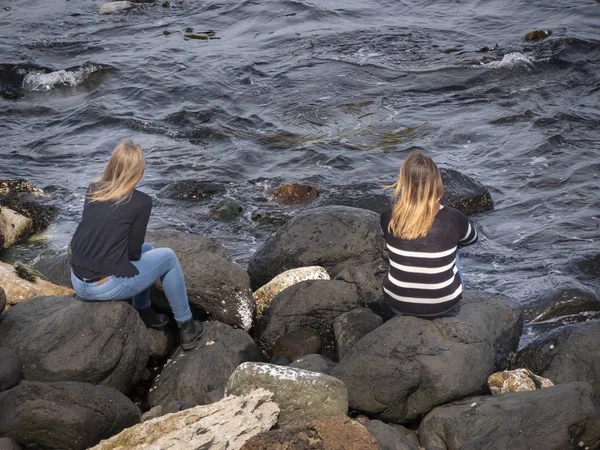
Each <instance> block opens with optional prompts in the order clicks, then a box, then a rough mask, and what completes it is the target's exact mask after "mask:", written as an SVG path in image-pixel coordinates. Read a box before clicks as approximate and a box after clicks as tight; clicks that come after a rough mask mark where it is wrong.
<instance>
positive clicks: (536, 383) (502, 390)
mask: <svg viewBox="0 0 600 450" xmlns="http://www.w3.org/2000/svg"><path fill="white" fill-rule="evenodd" d="M488 386H489V387H490V391H492V394H493V395H500V394H506V393H507V392H525V391H535V390H536V389H542V388H547V387H550V386H554V383H552V381H550V380H549V379H548V378H544V377H539V376H537V375H536V374H534V373H533V372H532V371H531V370H528V369H516V370H505V371H503V372H496V373H493V374H491V375H490V377H489V378H488Z"/></svg>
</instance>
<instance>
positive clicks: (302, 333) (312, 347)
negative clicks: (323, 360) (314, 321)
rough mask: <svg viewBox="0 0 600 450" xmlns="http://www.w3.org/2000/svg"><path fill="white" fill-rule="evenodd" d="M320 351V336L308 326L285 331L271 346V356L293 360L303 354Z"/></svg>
mask: <svg viewBox="0 0 600 450" xmlns="http://www.w3.org/2000/svg"><path fill="white" fill-rule="evenodd" d="M320 351H321V338H320V337H319V333H317V332H316V331H315V330H311V329H310V328H301V329H299V330H295V331H292V332H290V333H286V334H284V335H283V336H280V337H279V338H278V339H277V341H276V342H275V345H274V346H273V357H275V358H276V357H278V356H286V357H288V358H289V359H290V360H291V361H295V360H297V359H298V358H301V357H303V356H304V355H310V354H311V353H319V352H320Z"/></svg>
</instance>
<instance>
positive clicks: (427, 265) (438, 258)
mask: <svg viewBox="0 0 600 450" xmlns="http://www.w3.org/2000/svg"><path fill="white" fill-rule="evenodd" d="M391 215H392V211H391V210H388V211H385V212H384V213H383V214H381V230H382V232H383V236H384V237H385V241H386V243H387V249H388V256H389V260H390V268H389V271H388V274H387V276H386V278H385V280H384V281H383V291H384V296H385V299H386V301H387V302H388V304H389V305H390V306H391V307H392V308H393V309H394V310H395V311H396V312H401V313H405V314H414V315H434V314H440V313H442V312H444V311H447V310H448V309H450V308H452V307H453V306H454V305H455V304H456V303H457V302H458V301H459V300H460V299H461V298H462V289H463V288H462V280H461V278H460V274H459V273H458V269H457V267H456V252H457V249H458V248H459V247H464V246H466V245H471V244H474V243H475V242H477V230H475V227H474V226H473V225H472V224H471V222H470V221H469V219H467V217H466V216H465V215H464V214H463V213H461V212H460V211H459V210H457V209H454V208H450V207H447V206H443V207H442V208H441V209H440V210H439V211H438V213H437V215H436V217H435V220H434V221H433V225H432V227H431V229H430V230H429V232H428V233H427V236H425V237H420V238H417V239H414V240H406V239H400V238H397V237H395V236H393V235H392V234H391V233H390V232H389V231H388V225H389V223H390V219H391Z"/></svg>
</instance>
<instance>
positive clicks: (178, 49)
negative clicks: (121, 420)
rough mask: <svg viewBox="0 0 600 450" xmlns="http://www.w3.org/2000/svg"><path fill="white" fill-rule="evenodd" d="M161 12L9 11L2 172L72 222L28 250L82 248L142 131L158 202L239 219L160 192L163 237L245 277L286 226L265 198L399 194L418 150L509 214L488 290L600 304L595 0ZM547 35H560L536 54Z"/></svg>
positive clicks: (481, 275) (38, 7)
mask: <svg viewBox="0 0 600 450" xmlns="http://www.w3.org/2000/svg"><path fill="white" fill-rule="evenodd" d="M161 3H162V2H160V1H158V2H157V3H156V4H143V5H137V6H136V7H135V8H133V9H132V10H129V11H127V12H124V13H121V14H117V15H111V16H100V15H99V14H98V10H99V8H100V6H101V5H102V2H100V1H91V0H78V1H71V2H68V1H67V2H65V1H64V0H60V1H59V0H27V1H26V0H3V1H2V4H1V5H0V91H1V92H2V96H1V97H0V139H1V141H0V142H1V145H0V178H9V177H23V178H26V179H28V180H29V181H31V182H32V183H34V184H36V185H39V186H42V187H44V186H49V185H50V186H58V187H59V188H58V189H57V190H56V191H55V193H54V196H55V198H56V199H57V201H58V202H59V204H60V206H61V209H62V210H61V215H60V217H59V219H58V221H57V222H56V223H55V224H54V225H53V226H52V227H51V229H50V230H49V231H48V232H47V233H46V236H47V241H46V244H45V245H47V248H43V246H42V245H40V246H36V247H31V246H30V247H28V248H25V249H24V248H23V247H21V248H17V249H16V252H17V254H21V256H22V254H27V252H28V251H29V252H30V254H37V253H40V252H42V253H44V252H46V253H47V252H49V251H54V250H57V249H60V248H64V247H65V246H66V244H67V242H68V239H69V237H70V234H71V233H72V232H73V231H74V227H75V223H76V220H77V218H78V216H79V214H80V211H81V207H82V194H83V191H84V189H85V186H86V184H87V182H88V181H89V180H90V179H92V178H94V177H95V176H97V175H98V174H99V172H100V171H101V169H102V167H103V164H104V163H105V161H106V160H107V157H108V155H109V154H110V152H111V150H112V148H114V146H115V144H116V143H118V142H119V141H120V140H122V139H124V138H132V139H134V140H135V141H137V142H139V143H140V144H141V145H142V146H143V147H144V149H145V150H146V152H147V169H146V175H145V178H144V180H143V182H142V189H143V190H145V191H146V192H149V193H151V194H156V193H157V192H158V190H159V189H161V188H162V187H164V186H165V185H166V184H167V183H169V182H172V181H178V180H184V179H197V180H212V181H218V182H223V183H226V184H227V193H226V194H225V195H226V196H228V197H232V198H235V199H236V200H237V201H238V202H239V203H240V204H241V205H242V206H243V207H244V215H243V217H242V218H240V219H238V220H236V221H234V222H230V223H222V222H218V221H217V220H216V219H215V217H214V214H213V212H212V209H213V208H214V206H215V204H216V202H217V201H218V200H219V199H220V197H219V198H213V199H212V200H205V201H200V202H179V201H166V200H161V199H158V198H157V199H156V200H155V208H154V215H153V218H152V220H151V227H152V228H165V227H175V228H177V229H180V230H186V231H190V232H193V233H201V234H205V235H209V236H213V237H215V238H217V239H219V240H220V241H221V242H223V243H224V244H225V245H226V246H227V247H228V248H229V249H230V250H231V251H232V252H233V254H234V255H235V258H236V259H237V260H238V261H240V262H242V263H244V262H246V261H247V259H248V258H249V256H250V255H251V254H252V253H253V251H254V250H255V249H256V248H257V247H258V246H259V245H260V243H261V242H262V241H263V240H264V239H265V238H266V236H267V235H268V233H269V231H270V230H269V229H265V228H261V227H258V226H257V225H256V224H255V223H253V222H252V221H251V220H250V215H251V213H252V212H253V211H254V210H256V209H257V208H271V209H272V210H277V209H278V208H279V207H275V206H273V205H270V204H269V203H268V202H267V199H266V194H265V192H266V190H268V188H269V187H271V186H277V185H278V184H279V183H281V182H307V183H310V184H312V185H315V186H317V187H318V188H319V189H320V190H321V192H322V193H324V194H327V193H330V192H332V191H335V192H338V193H339V192H345V191H352V190H355V189H359V188H358V187H357V186H358V185H359V184H362V183H365V182H374V183H389V182H391V181H392V180H393V179H394V178H395V175H396V173H397V170H398V167H399V165H400V163H401V161H402V159H403V158H404V156H405V155H406V153H407V151H408V149H409V148H411V147H412V146H420V147H422V148H424V149H426V150H427V151H428V152H429V153H430V154H431V155H432V156H433V157H434V159H435V160H436V161H437V162H438V163H439V164H440V165H441V166H445V167H451V168H455V169H458V170H460V171H462V172H464V173H466V174H468V175H470V176H472V177H474V178H475V179H477V180H479V181H481V182H483V183H484V184H486V185H487V186H489V188H490V189H491V192H492V195H493V198H494V200H495V204H496V209H495V211H493V212H488V213H485V214H481V215H479V216H476V217H475V220H476V222H477V223H478V225H479V227H480V229H481V232H482V235H483V236H484V238H483V239H482V242H481V243H480V244H479V245H477V246H475V247H472V248H469V249H468V250H467V251H466V252H465V254H464V255H463V256H462V259H463V263H462V265H463V270H464V271H465V275H466V277H467V278H468V284H469V287H470V288H481V289H488V290H496V291H500V292H504V293H506V294H508V295H511V296H513V297H515V298H517V299H518V300H520V301H528V300H533V299H537V298H539V297H540V296H542V295H546V293H548V292H549V291H553V290H556V289H558V288H560V287H582V288H585V289H588V290H590V289H591V290H596V292H598V290H599V289H600V286H599V284H598V280H593V279H589V278H588V279H586V277H585V275H584V274H582V272H581V271H580V270H579V269H578V268H577V266H576V262H577V261H579V260H580V259H582V258H585V257H587V256H589V255H593V254H597V253H598V252H599V251H600V245H599V244H598V240H599V235H600V228H599V226H600V208H599V206H600V179H599V174H600V144H599V143H598V138H599V137H600V132H599V131H598V130H599V129H600V113H599V106H600V3H599V2H597V1H595V0H569V1H567V0H559V1H556V2H548V1H541V0H534V1H524V0H503V1H497V2H491V1H475V0H466V1H460V2H459V1H433V0H414V1H410V0H393V1H392V0H387V1H369V0H361V1H356V0H348V1H343V2H342V1H330V0H329V1H328V0H325V1H319V2H310V1H292V0H277V1H274V0H264V1H195V0H183V1H179V0H173V1H170V5H169V7H166V8H165V7H162V6H161ZM188 27H191V28H192V29H193V32H194V33H196V34H203V33H206V34H205V35H206V36H211V37H214V38H217V39H210V40H209V39H207V40H197V39H186V38H185V34H186V33H189V31H188V32H186V31H185V29H186V28H188ZM535 29H550V30H552V35H551V36H550V37H548V38H545V39H542V40H539V41H528V42H526V41H524V39H523V37H524V35H525V34H526V33H527V32H530V31H533V30H535ZM209 32H214V35H213V34H212V33H209ZM169 33H170V34H169ZM279 209H281V208H279ZM287 212H288V213H293V212H294V209H292V210H288V211H287Z"/></svg>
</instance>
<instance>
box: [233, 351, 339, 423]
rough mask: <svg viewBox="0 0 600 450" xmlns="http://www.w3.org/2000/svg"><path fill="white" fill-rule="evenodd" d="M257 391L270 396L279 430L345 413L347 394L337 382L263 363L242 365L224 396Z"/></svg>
mask: <svg viewBox="0 0 600 450" xmlns="http://www.w3.org/2000/svg"><path fill="white" fill-rule="evenodd" d="M258 388H263V389H266V390H268V391H269V392H273V401H274V402H275V403H277V405H279V408H280V409H281V411H280V413H279V419H278V421H277V423H278V425H279V426H280V427H281V428H291V427H297V426H303V425H308V424H309V423H310V422H312V421H314V420H316V419H320V418H323V417H330V416H335V415H337V414H346V412H347V411H348V392H347V391H346V387H345V386H344V383H342V382H341V381H340V380H338V379H336V378H333V377H330V376H328V375H324V374H321V373H317V372H309V371H306V370H301V369H294V368H290V367H281V366H276V365H273V364H266V363H253V362H247V363H244V364H241V365H240V366H239V367H238V368H237V369H236V370H235V372H233V374H232V375H231V377H230V378H229V381H228V382H227V388H226V390H225V395H245V394H247V393H249V392H251V391H253V390H254V389H258Z"/></svg>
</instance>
